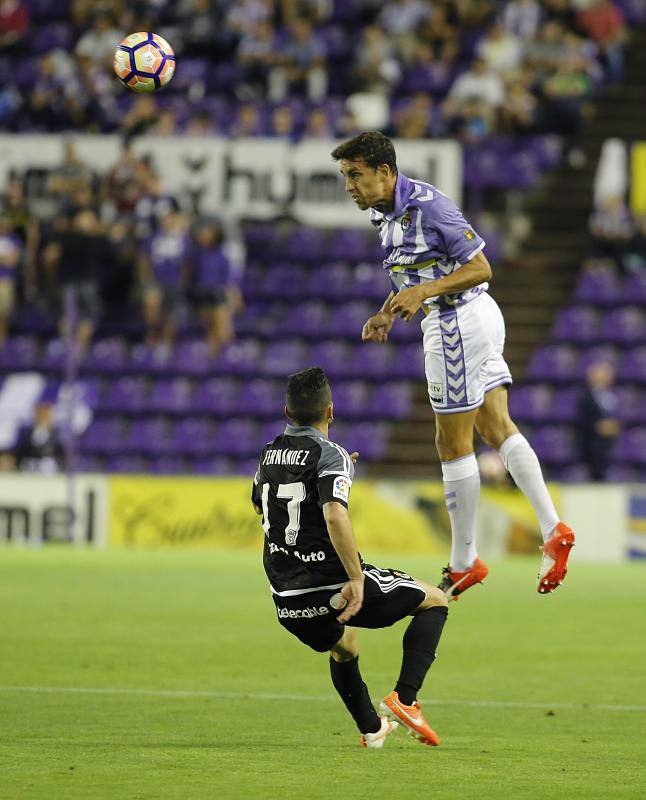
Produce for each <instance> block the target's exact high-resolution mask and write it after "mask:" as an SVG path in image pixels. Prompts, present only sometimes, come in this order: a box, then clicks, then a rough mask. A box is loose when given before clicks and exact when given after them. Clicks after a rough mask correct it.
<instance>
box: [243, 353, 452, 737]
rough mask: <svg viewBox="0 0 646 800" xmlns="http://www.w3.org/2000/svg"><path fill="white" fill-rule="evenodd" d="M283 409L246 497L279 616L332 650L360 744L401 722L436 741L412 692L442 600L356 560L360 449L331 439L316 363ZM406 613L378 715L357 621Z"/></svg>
mask: <svg viewBox="0 0 646 800" xmlns="http://www.w3.org/2000/svg"><path fill="white" fill-rule="evenodd" d="M285 413H286V414H287V417H288V418H289V420H290V423H289V424H288V425H287V427H286V428H285V432H284V433H283V434H281V435H280V436H277V437H276V438H275V439H274V441H273V442H271V443H269V444H267V445H265V447H264V449H263V451H262V455H261V457H260V466H259V467H258V471H257V472H256V476H255V478H254V483H253V490H252V496H251V499H252V502H253V504H254V507H255V509H256V511H257V512H258V514H262V517H263V522H262V526H263V528H264V531H265V547H264V567H265V572H266V573H267V577H268V578H269V583H270V587H271V591H272V596H273V599H274V603H275V604H276V613H277V614H278V621H279V622H280V624H281V625H282V626H283V627H285V628H286V629H287V630H288V631H289V632H290V633H292V634H294V636H296V637H298V638H299V639H300V640H301V642H303V643H304V644H306V645H308V646H309V647H311V648H312V649H313V650H316V651H317V652H319V653H323V652H326V651H329V652H330V673H331V676H332V683H333V684H334V688H335V689H336V690H337V692H338V693H339V695H340V697H341V699H342V700H343V702H344V703H345V705H346V707H347V709H348V711H349V712H350V714H351V715H352V718H353V719H354V721H355V722H356V724H357V727H358V728H359V731H360V732H361V743H362V745H363V746H364V747H371V748H377V747H383V744H384V741H385V739H386V737H387V736H388V735H389V734H390V733H391V732H392V731H393V730H394V729H395V728H396V727H397V725H398V724H401V725H404V726H405V727H406V728H407V729H408V731H409V732H410V733H411V735H413V736H414V737H416V738H417V739H419V741H420V742H422V743H423V744H427V745H437V744H439V742H440V740H439V738H438V736H437V734H436V733H435V731H433V730H432V729H431V728H430V726H429V725H428V723H427V722H426V720H425V719H424V716H423V714H422V711H421V709H420V707H419V704H418V702H417V693H418V691H419V690H420V688H421V686H422V682H423V680H424V678H425V676H426V673H427V672H428V670H429V668H430V666H431V664H432V663H433V661H434V659H435V650H436V648H437V644H438V642H439V640H440V636H441V634H442V628H443V627H444V623H445V621H446V615H447V600H446V597H445V596H444V594H443V592H441V591H440V590H439V589H437V588H435V587H433V586H428V585H427V584H425V583H422V582H421V581H418V580H415V579H414V578H411V576H410V575H407V574H406V573H405V572H400V571H399V570H393V569H381V568H379V567H374V566H372V565H370V564H364V563H363V562H362V560H361V556H360V555H359V553H358V552H357V545H356V542H355V538H354V533H353V530H352V523H351V522H350V517H349V514H348V502H349V497H350V487H351V485H352V478H353V475H354V463H353V460H354V458H356V456H357V454H353V456H352V457H351V456H349V455H348V453H347V452H346V451H345V450H344V449H343V448H342V447H341V446H340V445H338V444H335V443H334V442H332V441H330V439H328V427H329V425H330V423H331V422H332V420H333V405H332V394H331V392H330V387H329V385H328V382H327V378H326V377H325V374H324V372H323V370H322V369H320V368H318V367H313V368H311V369H306V370H303V371H302V372H298V373H297V374H295V375H291V376H290V378H289V382H288V384H287V397H286V406H285ZM339 611H340V613H339ZM408 615H412V617H413V619H412V621H411V622H410V623H409V625H408V627H407V628H406V631H405V633H404V641H403V650H404V652H403V659H402V666H401V671H400V674H399V678H398V680H397V683H396V685H395V688H394V690H393V691H392V692H391V693H390V694H389V695H388V696H387V697H386V698H385V699H384V701H383V702H382V703H381V706H380V711H381V716H380V715H379V714H377V712H376V711H375V708H374V706H373V704H372V702H371V700H370V695H369V694H368V689H367V687H366V685H365V683H364V682H363V679H362V678H361V673H360V671H359V648H358V645H357V632H356V630H355V627H358V628H385V627H388V626H389V625H392V624H393V623H395V622H397V621H398V620H400V619H403V618H404V617H406V616H408ZM349 622H351V623H352V626H353V627H347V624H348V623H349Z"/></svg>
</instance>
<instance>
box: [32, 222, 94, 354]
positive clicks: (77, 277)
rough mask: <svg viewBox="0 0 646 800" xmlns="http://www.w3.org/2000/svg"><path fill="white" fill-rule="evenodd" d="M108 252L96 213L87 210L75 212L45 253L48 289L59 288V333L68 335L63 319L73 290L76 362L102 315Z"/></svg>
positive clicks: (64, 319)
mask: <svg viewBox="0 0 646 800" xmlns="http://www.w3.org/2000/svg"><path fill="white" fill-rule="evenodd" d="M108 251H109V246H108V242H107V239H106V236H105V232H104V230H103V226H102V225H101V223H100V221H99V218H98V216H97V214H96V212H95V211H93V210H92V209H90V208H84V209H80V210H78V211H76V212H75V214H74V216H73V218H72V219H71V222H70V225H69V227H68V228H67V229H63V230H62V231H60V232H59V233H57V234H56V235H55V236H54V237H53V239H52V241H51V242H50V243H49V244H48V245H47V248H46V251H45V253H44V258H45V266H46V268H47V269H48V270H49V271H50V273H52V272H53V273H54V275H53V276H52V275H51V274H50V281H49V283H50V286H51V285H55V286H58V287H60V289H61V293H60V296H59V298H58V303H59V309H60V322H59V330H60V334H61V336H65V335H66V334H67V331H68V326H69V324H70V320H69V319H67V317H66V315H65V298H66V294H67V292H68V291H69V290H73V292H74V297H75V306H76V309H75V310H76V316H77V319H76V322H77V325H76V346H77V352H78V357H79V359H82V358H83V357H84V356H85V354H86V353H87V350H88V347H89V345H90V342H91V340H92V335H93V333H94V328H95V327H96V323H97V321H98V318H99V316H100V314H101V300H100V296H99V287H100V283H101V280H102V277H103V271H104V266H105V262H106V258H107V253H108Z"/></svg>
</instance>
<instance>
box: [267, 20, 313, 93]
mask: <svg viewBox="0 0 646 800" xmlns="http://www.w3.org/2000/svg"><path fill="white" fill-rule="evenodd" d="M269 94H270V97H271V99H272V100H278V101H281V100H283V99H284V98H285V97H286V96H287V95H288V94H289V95H293V94H305V95H306V96H307V97H308V98H309V99H310V100H314V101H317V100H321V99H322V98H324V97H325V96H326V94H327V72H326V71H325V47H324V46H323V43H322V41H321V40H320V39H319V37H318V36H317V35H316V33H315V32H314V29H313V27H312V24H311V22H309V20H306V19H302V18H299V19H295V20H294V21H293V22H292V23H291V25H290V28H289V32H288V38H287V41H286V42H285V44H284V46H283V47H282V48H281V57H280V59H279V66H276V67H274V68H273V69H272V70H271V72H270V74H269Z"/></svg>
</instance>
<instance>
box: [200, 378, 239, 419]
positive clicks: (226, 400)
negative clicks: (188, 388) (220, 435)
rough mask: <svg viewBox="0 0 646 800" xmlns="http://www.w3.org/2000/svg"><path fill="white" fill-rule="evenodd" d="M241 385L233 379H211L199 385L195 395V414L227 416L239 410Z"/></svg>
mask: <svg viewBox="0 0 646 800" xmlns="http://www.w3.org/2000/svg"><path fill="white" fill-rule="evenodd" d="M238 394H239V384H238V382H237V381H235V380H233V379H231V378H210V379H209V380H206V381H201V382H200V383H198V385H197V387H196V389H195V393H194V394H193V402H192V411H193V412H194V413H202V414H215V415H216V416H226V415H228V414H232V413H233V412H234V411H235V410H236V408H237V402H238Z"/></svg>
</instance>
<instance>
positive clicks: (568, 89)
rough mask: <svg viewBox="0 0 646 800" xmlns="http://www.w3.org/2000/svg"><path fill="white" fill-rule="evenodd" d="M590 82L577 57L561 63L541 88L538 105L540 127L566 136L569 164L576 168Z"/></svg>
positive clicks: (580, 158)
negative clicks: (539, 109)
mask: <svg viewBox="0 0 646 800" xmlns="http://www.w3.org/2000/svg"><path fill="white" fill-rule="evenodd" d="M591 90H592V82H591V81H590V76H589V75H588V73H587V72H586V70H585V64H584V63H583V61H582V60H581V59H580V58H571V59H569V60H567V61H563V62H561V63H560V64H559V65H558V67H557V68H556V70H555V72H554V73H553V74H552V75H551V76H550V77H549V78H548V79H547V80H546V81H545V83H544V84H543V87H542V91H543V95H544V98H545V101H544V103H543V104H542V106H541V113H540V122H539V124H540V126H541V130H543V131H546V132H547V131H555V132H558V133H561V134H563V135H564V136H566V137H568V139H569V143H570V150H569V153H568V159H569V161H570V165H571V166H572V167H575V168H580V167H582V166H583V164H584V163H585V153H584V152H583V149H582V146H581V138H582V135H583V119H584V110H585V109H584V103H585V100H586V99H587V98H588V97H589V96H590V92H591Z"/></svg>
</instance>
